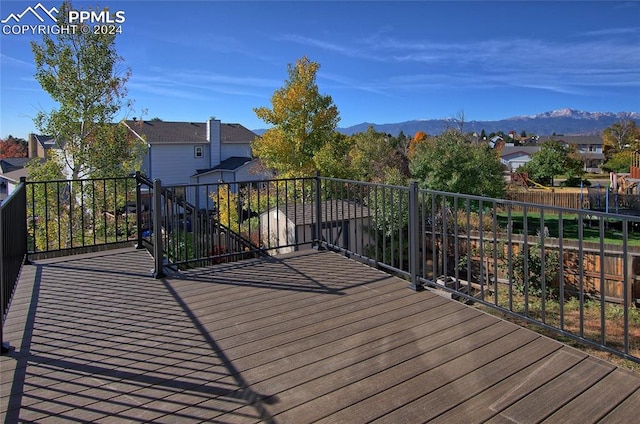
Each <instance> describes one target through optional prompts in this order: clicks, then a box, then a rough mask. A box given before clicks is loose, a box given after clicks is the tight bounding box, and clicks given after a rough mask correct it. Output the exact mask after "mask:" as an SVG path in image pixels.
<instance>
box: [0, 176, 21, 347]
mask: <svg viewBox="0 0 640 424" xmlns="http://www.w3.org/2000/svg"><path fill="white" fill-rule="evenodd" d="M25 194H26V190H25V183H24V181H22V182H21V183H20V184H19V185H18V186H17V187H16V188H15V190H14V191H13V192H12V193H11V194H10V195H9V197H7V198H5V199H4V200H3V201H2V203H1V204H0V319H1V322H0V343H1V344H2V353H6V352H7V350H8V346H6V345H5V344H4V330H3V328H4V319H5V317H6V313H7V309H8V307H9V303H10V302H11V298H12V295H13V292H14V290H15V287H16V283H17V281H18V276H19V275H20V270H21V268H22V264H23V263H24V261H25V259H26V256H27V237H26V232H27V228H26V227H27V221H26V220H25V216H26V215H27V211H26V204H27V202H26V197H25Z"/></svg>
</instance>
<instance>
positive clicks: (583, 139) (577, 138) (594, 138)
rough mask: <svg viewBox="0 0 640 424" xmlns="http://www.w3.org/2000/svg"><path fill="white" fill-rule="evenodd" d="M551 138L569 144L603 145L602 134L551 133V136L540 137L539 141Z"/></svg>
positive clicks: (542, 141)
mask: <svg viewBox="0 0 640 424" xmlns="http://www.w3.org/2000/svg"><path fill="white" fill-rule="evenodd" d="M549 140H557V141H561V142H565V143H569V144H577V145H580V144H585V145H594V146H602V136H600V135H563V136H559V135H549V136H540V138H539V139H538V143H544V142H545V141H549Z"/></svg>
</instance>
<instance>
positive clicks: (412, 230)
mask: <svg viewBox="0 0 640 424" xmlns="http://www.w3.org/2000/svg"><path fill="white" fill-rule="evenodd" d="M418 217H419V213H418V182H417V181H412V182H411V184H409V273H410V274H411V283H410V284H409V288H410V289H411V290H415V291H419V290H422V286H419V285H418V258H419V255H418V253H419V252H418V249H419V246H420V243H419V242H418V232H419V228H420V227H419V224H418Z"/></svg>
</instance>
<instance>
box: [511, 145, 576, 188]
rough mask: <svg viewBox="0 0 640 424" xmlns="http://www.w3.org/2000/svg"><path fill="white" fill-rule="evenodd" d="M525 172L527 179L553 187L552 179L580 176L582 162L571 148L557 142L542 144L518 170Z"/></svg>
mask: <svg viewBox="0 0 640 424" xmlns="http://www.w3.org/2000/svg"><path fill="white" fill-rule="evenodd" d="M519 170H520V171H523V172H527V173H528V174H529V178H531V179H533V180H535V181H538V182H542V183H546V182H548V181H550V182H551V184H552V185H553V178H554V177H557V176H560V175H566V176H568V177H574V176H581V175H582V174H583V173H584V171H583V162H582V160H581V159H580V157H579V156H578V154H577V153H576V152H575V148H574V147H573V146H567V145H565V144H564V143H561V142H560V141H557V140H548V141H545V142H544V143H542V146H541V148H540V150H538V151H537V152H535V153H534V154H532V155H531V160H530V161H529V162H527V163H526V164H525V165H523V166H522V167H521V169H519Z"/></svg>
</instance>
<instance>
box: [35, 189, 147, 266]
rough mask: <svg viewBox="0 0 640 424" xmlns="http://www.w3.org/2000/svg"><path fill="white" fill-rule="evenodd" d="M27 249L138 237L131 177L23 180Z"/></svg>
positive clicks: (64, 247)
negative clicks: (24, 183)
mask: <svg viewBox="0 0 640 424" xmlns="http://www.w3.org/2000/svg"><path fill="white" fill-rule="evenodd" d="M26 201H27V222H28V225H27V230H28V250H29V254H30V255H36V254H49V255H50V254H53V253H54V252H57V253H59V254H64V253H65V252H67V251H78V250H82V249H86V248H93V247H95V246H102V245H110V244H121V243H123V242H131V241H135V240H136V239H137V234H136V232H137V231H138V229H137V223H136V214H137V212H138V210H137V209H136V208H137V206H138V205H137V201H138V196H137V194H136V179H135V178H134V177H123V178H102V179H85V180H56V181H28V182H27V183H26Z"/></svg>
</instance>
